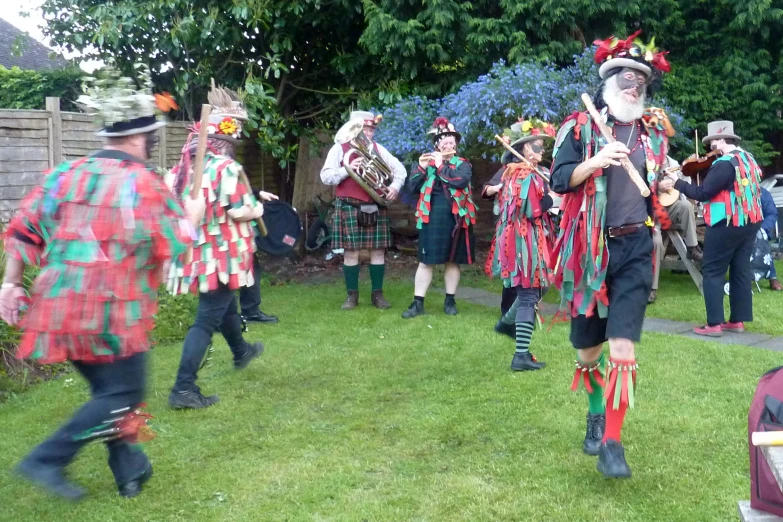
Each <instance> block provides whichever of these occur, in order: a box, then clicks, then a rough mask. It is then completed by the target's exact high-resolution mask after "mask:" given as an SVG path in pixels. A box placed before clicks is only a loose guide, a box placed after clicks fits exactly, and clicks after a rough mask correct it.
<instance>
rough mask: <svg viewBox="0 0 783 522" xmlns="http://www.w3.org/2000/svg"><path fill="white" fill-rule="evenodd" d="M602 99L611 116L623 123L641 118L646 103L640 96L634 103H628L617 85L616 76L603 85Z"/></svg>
mask: <svg viewBox="0 0 783 522" xmlns="http://www.w3.org/2000/svg"><path fill="white" fill-rule="evenodd" d="M603 98H604V102H605V103H606V106H607V107H609V111H610V112H611V113H612V116H614V117H615V118H616V119H617V120H618V121H621V122H623V123H630V122H632V121H635V120H638V119H639V118H641V117H642V115H643V114H644V106H645V103H646V102H647V96H645V95H644V94H642V95H641V96H640V97H639V99H637V100H636V103H634V104H630V103H628V100H626V99H625V97H624V96H623V91H621V90H620V86H619V85H617V75H614V76H612V77H611V78H609V81H607V82H606V83H605V84H604V93H603Z"/></svg>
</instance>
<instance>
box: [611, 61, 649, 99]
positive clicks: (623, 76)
mask: <svg viewBox="0 0 783 522" xmlns="http://www.w3.org/2000/svg"><path fill="white" fill-rule="evenodd" d="M647 83H648V78H647V76H646V75H645V74H644V73H643V72H641V71H637V70H635V69H631V68H630V67H624V68H623V69H621V70H620V72H619V73H617V86H618V87H620V90H621V91H625V90H628V89H636V92H637V93H639V96H642V94H644V91H645V89H646V88H647Z"/></svg>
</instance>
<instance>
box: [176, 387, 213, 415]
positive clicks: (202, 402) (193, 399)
mask: <svg viewBox="0 0 783 522" xmlns="http://www.w3.org/2000/svg"><path fill="white" fill-rule="evenodd" d="M219 400H220V399H219V398H218V396H217V395H210V396H209V397H205V396H204V395H202V394H201V392H200V391H185V392H176V391H172V392H171V393H170V394H169V406H170V407H171V408H174V409H175V410H198V409H201V408H209V407H210V406H212V405H213V404H215V403H217V402H218V401H219Z"/></svg>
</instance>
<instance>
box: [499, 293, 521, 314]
mask: <svg viewBox="0 0 783 522" xmlns="http://www.w3.org/2000/svg"><path fill="white" fill-rule="evenodd" d="M516 299H517V289H516V287H513V286H512V287H509V288H506V287H505V286H504V287H503V293H502V294H501V297H500V316H501V317H503V316H504V315H506V313H507V312H508V311H509V310H510V309H511V305H513V304H514V301H516Z"/></svg>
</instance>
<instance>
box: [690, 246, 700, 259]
mask: <svg viewBox="0 0 783 522" xmlns="http://www.w3.org/2000/svg"><path fill="white" fill-rule="evenodd" d="M688 257H689V258H690V259H691V260H693V261H696V262H699V261H702V260H703V259H704V254H702V253H701V250H699V247H697V246H692V247H688Z"/></svg>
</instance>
